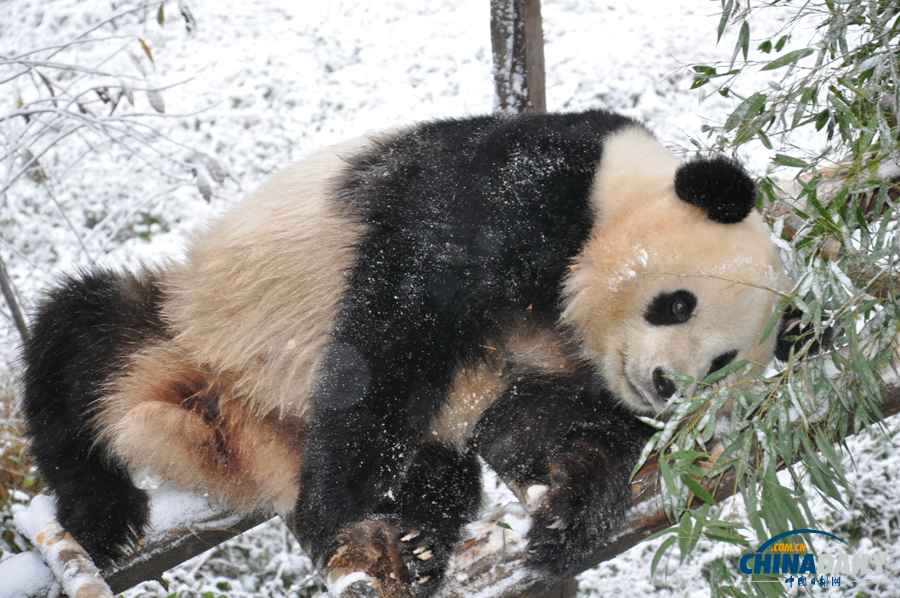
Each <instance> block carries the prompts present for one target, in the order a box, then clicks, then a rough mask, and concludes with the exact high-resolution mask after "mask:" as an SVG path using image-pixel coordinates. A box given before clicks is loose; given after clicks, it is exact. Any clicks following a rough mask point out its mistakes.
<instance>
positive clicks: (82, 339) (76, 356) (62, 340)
mask: <svg viewBox="0 0 900 598" xmlns="http://www.w3.org/2000/svg"><path fill="white" fill-rule="evenodd" d="M160 302H161V292H160V290H159V288H158V286H157V284H156V281H155V280H154V279H153V278H152V277H150V276H143V277H136V276H132V275H129V274H121V273H116V272H110V271H103V270H97V271H94V272H91V273H88V274H85V275H84V276H82V277H81V278H69V279H67V280H65V281H64V283H63V284H62V285H61V286H60V287H58V288H56V289H55V290H53V291H52V292H51V293H50V294H49V296H48V297H47V299H46V300H45V301H43V303H41V305H40V306H39V308H38V310H37V312H36V313H35V314H34V318H33V321H32V327H31V337H30V339H29V340H28V341H27V342H26V343H25V346H24V349H23V363H24V366H25V370H24V374H23V394H22V411H23V413H24V416H25V427H26V434H27V435H28V436H29V437H30V439H31V446H30V452H31V454H32V455H33V456H34V459H35V461H36V462H37V466H38V469H39V471H40V473H41V475H42V478H43V480H44V482H45V483H46V485H47V487H49V489H50V490H52V491H53V493H54V494H55V499H56V507H57V518H58V519H59V522H60V523H61V524H62V526H63V527H64V528H65V529H66V530H67V531H69V532H70V533H71V534H72V535H73V536H74V537H75V539H76V540H77V541H78V542H79V543H80V544H81V545H82V546H83V547H84V548H85V549H86V550H87V551H88V553H89V554H90V555H91V557H93V559H94V560H95V562H96V563H97V564H98V565H99V566H101V567H103V566H106V565H108V564H109V563H110V562H111V561H114V560H116V559H117V558H119V557H121V556H123V555H125V554H127V553H128V552H129V550H130V548H131V547H132V546H133V545H134V544H135V543H136V542H137V541H138V540H139V539H140V537H141V536H142V535H143V532H144V529H145V527H146V525H147V522H148V520H149V515H150V509H149V504H148V499H147V495H146V492H144V491H143V490H140V489H139V488H137V487H135V485H134V483H133V482H132V480H131V476H130V475H129V473H128V471H127V470H126V468H125V467H124V465H123V463H122V462H121V461H120V460H119V459H118V458H117V457H116V456H115V455H112V454H109V453H108V451H106V449H105V447H104V446H103V445H102V444H100V443H98V433H99V431H98V430H97V427H96V422H95V420H94V415H96V413H97V411H98V410H100V409H102V407H103V405H102V400H103V393H104V390H105V385H106V384H107V383H108V381H109V380H110V377H111V376H112V375H113V374H114V372H116V371H117V369H118V368H120V367H121V365H122V360H123V359H124V358H125V356H126V355H127V353H128V352H129V351H131V350H134V348H135V347H137V346H138V345H139V344H140V343H141V342H143V341H145V340H146V339H148V338H150V337H158V336H160V335H162V334H164V325H163V323H162V321H161V318H160V315H159V304H160Z"/></svg>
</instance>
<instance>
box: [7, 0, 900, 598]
mask: <svg viewBox="0 0 900 598" xmlns="http://www.w3.org/2000/svg"><path fill="white" fill-rule="evenodd" d="M184 5H185V6H187V7H188V8H189V9H190V11H191V13H192V14H193V17H194V18H195V19H196V28H195V29H194V31H193V32H190V33H189V32H188V31H187V30H186V28H185V27H184V21H183V19H182V18H181V16H180V15H179V14H178V6H177V5H176V3H175V2H174V1H170V2H168V3H166V4H165V17H166V18H165V21H164V24H163V25H160V24H158V22H157V19H156V14H157V13H156V11H155V9H154V10H153V11H151V12H150V13H149V14H148V15H147V18H145V19H142V20H138V19H134V18H125V19H122V21H121V22H120V25H119V30H118V31H117V32H115V33H116V34H122V35H131V34H136V35H138V36H140V37H141V39H143V40H144V42H145V43H146V45H147V49H148V50H149V52H150V53H152V56H153V61H150V59H149V54H148V52H147V51H145V50H144V48H143V47H142V46H141V45H139V43H138V42H137V41H136V40H133V39H129V38H117V39H111V40H107V41H104V42H99V41H98V42H94V43H90V44H83V45H80V46H79V47H78V49H77V52H72V53H67V54H65V57H66V58H67V59H69V60H79V61H82V63H83V64H86V65H90V66H92V67H93V66H97V65H98V64H100V62H99V61H100V60H101V59H102V58H103V57H106V56H109V55H110V52H112V51H113V50H111V49H110V48H114V49H115V48H118V53H117V54H116V55H115V57H114V59H112V60H110V61H109V62H108V63H104V64H102V65H101V66H103V67H104V68H107V67H108V70H110V71H113V72H128V73H132V74H134V73H137V75H136V76H137V78H136V79H134V80H133V82H132V83H130V85H131V87H132V88H133V89H132V93H133V97H134V106H133V107H132V106H131V105H130V104H127V103H126V102H125V101H124V100H123V101H122V102H121V104H120V107H119V108H117V110H119V111H120V112H121V111H124V112H125V113H128V112H135V113H146V114H151V115H152V114H154V113H155V110H154V108H153V106H152V104H153V103H158V99H159V96H160V95H161V96H162V98H163V100H164V102H165V112H166V115H167V116H166V117H155V119H153V120H151V121H150V122H152V124H153V126H154V127H155V128H157V129H158V130H159V131H160V132H161V133H163V134H164V135H165V137H166V140H165V141H164V143H163V144H162V147H164V148H165V149H164V150H163V151H164V152H165V153H166V155H167V157H169V158H171V159H172V160H173V162H172V163H169V164H168V165H167V166H165V167H163V170H162V171H160V170H159V168H160V167H158V166H157V167H154V166H153V165H152V164H150V163H148V162H147V161H146V160H144V161H142V160H140V159H135V158H134V156H133V155H130V154H128V152H123V151H121V150H120V149H119V150H117V149H116V148H111V149H110V148H107V147H105V146H91V147H90V148H89V149H90V151H88V150H87V149H85V147H86V146H83V145H78V144H73V145H72V146H71V147H70V148H69V149H62V150H60V152H59V153H50V154H48V155H47V157H46V158H45V163H47V161H48V160H49V161H52V162H53V164H54V165H64V164H65V163H66V161H67V160H71V159H72V156H73V155H74V154H75V153H76V152H79V151H82V152H84V153H85V157H84V158H83V159H82V160H81V161H80V162H78V164H77V166H75V167H74V168H70V169H69V170H68V171H65V172H64V173H63V174H64V176H60V177H59V178H53V179H52V180H50V181H49V183H44V184H43V185H42V186H39V185H38V183H37V182H34V181H32V180H25V179H23V180H21V181H19V182H17V183H16V184H15V185H13V186H12V188H11V189H10V190H9V191H8V192H7V193H6V194H4V195H2V196H0V199H2V202H3V203H2V206H0V255H2V257H3V259H4V260H5V261H6V262H7V264H8V266H9V268H10V270H11V272H12V275H13V278H14V281H15V283H16V285H17V288H18V290H19V293H20V295H21V298H22V301H23V303H24V304H25V305H26V307H28V306H30V305H31V304H32V302H33V301H34V298H35V296H36V292H37V291H38V290H39V289H40V288H43V287H45V286H46V285H47V284H48V283H49V281H51V280H52V278H53V276H55V275H57V274H58V273H60V272H65V271H72V270H73V269H74V268H76V267H78V266H84V265H88V264H90V263H91V262H92V261H97V262H102V263H108V264H117V265H118V264H125V265H129V266H135V265H137V264H139V263H140V262H142V261H143V262H146V261H152V260H158V259H162V258H177V257H178V256H179V254H180V251H181V247H182V246H183V244H184V242H185V240H186V238H187V237H188V236H189V234H190V231H191V230H193V229H196V228H197V227H199V226H202V225H203V223H204V222H207V221H208V220H209V219H210V218H212V217H214V215H215V214H217V213H219V212H221V211H222V210H223V209H224V208H225V207H227V206H228V205H229V204H231V203H233V202H234V201H236V200H237V199H239V198H240V197H242V196H244V195H246V194H247V193H248V192H249V191H251V190H252V189H254V188H255V187H256V186H257V185H258V184H259V182H260V181H261V180H262V179H263V178H264V177H265V176H266V175H267V174H269V173H270V172H273V171H275V170H278V169H280V168H282V167H284V166H285V165H286V164H288V163H289V162H291V161H294V160H297V159H298V158H300V157H302V156H303V155H305V154H307V153H309V152H311V151H313V150H315V149H317V148H320V147H322V146H325V145H328V144H332V143H335V142H338V141H341V140H343V139H347V138H351V137H355V136H359V135H363V134H366V133H368V132H373V131H377V130H379V129H385V128H389V127H395V126H398V125H403V124H406V123H409V122H412V121H416V120H421V119H430V118H438V117H455V116H465V115H471V114H480V113H485V112H488V111H490V109H491V106H492V78H491V55H490V32H489V3H488V1H487V0H392V1H389V2H388V1H378V2H374V1H373V2H365V1H355V2H354V1H351V0H333V1H326V0H240V1H238V0H187V1H186V2H185V3H184ZM111 6H112V8H111ZM128 6H130V4H128V3H122V2H118V3H111V2H109V0H54V1H53V2H47V1H39V0H5V1H4V2H2V3H0V56H3V57H7V56H11V55H18V54H21V53H23V52H25V51H26V50H30V49H34V48H40V47H49V46H53V45H54V44H56V43H59V41H60V40H66V39H71V38H72V36H73V34H76V33H79V32H81V31H84V30H86V29H88V28H89V27H90V25H91V24H92V23H95V22H96V21H97V20H98V19H100V18H105V17H106V16H108V15H110V14H112V13H113V12H116V11H118V10H122V9H124V8H126V7H128ZM720 6H721V4H720V3H719V2H718V1H709V0H685V1H683V2H672V1H671V0H644V1H642V2H630V3H626V2H613V1H612V0H544V2H543V7H542V11H543V18H544V32H545V44H546V46H545V54H546V72H547V103H548V107H549V109H550V110H557V111H558V110H578V109H583V108H588V107H602V108H607V109H612V110H616V111H619V112H623V113H625V114H628V115H630V116H634V117H636V118H639V119H641V120H643V121H645V122H646V123H647V124H648V125H649V126H650V128H651V129H653V130H654V131H655V132H656V133H657V135H658V136H659V137H660V139H662V140H663V141H664V142H665V143H667V144H669V145H671V146H672V147H674V148H675V149H676V150H678V151H683V150H684V151H689V150H690V149H691V148H692V145H691V142H690V138H691V137H700V136H701V133H700V131H701V126H702V125H703V124H704V123H706V122H721V121H723V120H724V118H725V117H726V116H727V114H728V112H729V111H730V109H731V108H733V104H732V100H730V99H725V98H722V97H720V96H714V97H713V98H710V99H709V100H707V101H706V102H704V103H702V104H701V103H700V96H699V95H698V93H697V92H695V91H690V85H691V81H692V77H691V72H690V71H689V70H688V68H687V65H689V64H692V63H705V62H711V61H715V60H728V59H730V57H731V54H732V49H733V43H734V41H733V40H734V37H733V34H726V37H725V39H724V40H723V41H722V43H721V44H720V45H719V46H717V45H716V27H717V23H718V19H719V14H718V12H717V11H718V10H719V9H720ZM760 27H761V28H762V29H765V28H766V27H768V30H769V31H774V30H776V29H777V27H778V24H777V23H775V22H771V23H768V24H766V25H762V26H760ZM104 31H107V34H109V33H110V31H111V30H107V29H104ZM754 34H755V35H756V30H754ZM0 69H4V70H2V71H0V113H3V114H6V113H8V112H10V111H12V110H14V108H15V105H16V102H17V101H18V100H19V99H22V100H24V101H27V100H28V99H29V98H30V97H32V96H33V94H34V93H35V92H34V90H35V89H36V88H39V87H40V84H41V83H40V81H36V80H35V79H34V78H26V79H23V78H18V79H15V80H10V79H7V77H10V76H11V75H12V74H13V73H14V72H16V71H14V70H10V67H9V66H8V65H7V66H4V65H3V64H0ZM140 72H144V73H146V79H144V78H143V77H141V76H140ZM119 80H121V79H116V78H110V81H109V84H110V85H111V86H115V85H117V84H118V83H117V82H116V81H119ZM147 85H150V86H153V87H154V88H161V89H162V91H161V92H159V94H156V95H155V94H154V93H151V94H148V93H146V92H145V91H144V88H145V87H146V86H147ZM151 100H153V101H152V102H151ZM95 102H96V100H95ZM147 118H148V119H149V118H151V117H147ZM13 121H15V122H13ZM20 121H21V119H7V120H4V121H2V122H0V130H2V131H3V134H4V135H5V136H6V137H7V139H14V138H15V135H16V134H17V133H18V132H19V131H20V129H17V128H16V127H24V124H23V123H22V122H20ZM96 139H98V138H92V140H93V141H96ZM79 148H80V149H79ZM107 150H110V151H107ZM19 159H21V155H20V156H19ZM766 160H767V156H766V155H763V154H759V155H751V156H749V162H750V164H751V166H752V167H754V168H756V169H757V170H759V169H761V168H764V167H765V164H766ZM17 164H18V165H19V166H21V163H17V162H16V161H15V160H14V159H13V158H12V157H9V156H7V157H6V158H4V166H3V167H0V168H3V169H6V170H5V171H4V170H0V174H3V173H4V172H5V173H6V174H4V175H3V176H4V178H5V177H8V176H9V173H10V172H12V171H14V170H15V169H16V165H17ZM154 164H156V163H154ZM165 168H169V169H171V170H165ZM192 168H193V169H195V170H196V172H197V177H198V178H193V179H192V178H191V176H192V175H191V174H190V170H191V169H192ZM48 171H49V168H48ZM185 172H187V173H188V174H187V175H185ZM223 175H224V176H223ZM203 180H206V181H208V182H209V185H210V187H211V190H212V198H211V200H210V201H209V202H207V201H205V200H204V199H203V197H202V196H201V193H200V191H199V190H198V187H197V183H198V182H202V181H203ZM0 185H2V180H0ZM47 189H50V190H51V191H52V196H48V195H47V194H46V190H47ZM4 310H5V306H4ZM0 321H2V320H0ZM6 324H8V320H7V321H6V322H4V324H0V364H2V367H0V370H2V371H7V370H9V369H10V368H12V367H14V366H13V365H12V356H13V355H14V345H15V343H16V341H17V337H16V333H15V330H14V329H13V327H12V326H11V325H6ZM2 375H8V374H2ZM892 439H893V440H896V433H894V432H891V434H890V435H889V436H887V437H883V436H878V437H875V438H870V439H866V440H862V441H858V442H857V441H854V442H853V443H851V450H852V452H854V453H855V454H857V463H858V465H859V473H858V474H856V475H857V478H856V479H857V481H858V483H857V487H858V488H859V494H858V496H855V497H852V498H851V501H854V502H857V503H859V505H861V506H860V507H859V508H858V509H855V510H852V511H850V512H848V513H839V514H834V515H829V518H830V520H831V521H833V522H834V526H835V529H838V528H840V529H844V530H846V533H848V534H850V533H851V532H852V533H853V534H854V536H855V537H859V538H861V540H860V541H861V542H862V543H866V542H877V543H879V546H881V548H880V550H885V551H889V552H890V556H889V558H888V561H887V563H886V565H885V568H886V571H887V574H886V575H885V576H884V579H883V580H882V581H883V582H884V586H883V588H881V589H878V588H876V587H875V586H873V585H871V582H873V581H876V580H875V578H874V577H872V576H869V577H867V578H866V580H867V581H868V582H870V583H869V585H865V584H856V585H853V584H845V585H844V586H843V587H842V588H840V589H839V588H829V593H831V594H835V595H838V594H840V595H851V594H852V595H854V596H869V595H872V596H875V595H878V596H892V595H897V593H898V592H897V591H896V590H894V588H893V583H892V582H891V581H890V580H891V579H893V580H896V578H897V575H898V570H900V559H898V558H897V557H898V556H900V551H898V550H897V548H895V547H894V546H893V545H894V537H895V534H896V530H897V528H898V525H900V515H898V509H900V506H898V504H897V501H896V500H895V499H894V498H893V497H896V496H897V495H898V494H900V480H898V475H897V473H896V470H897V467H896V466H895V464H896V463H897V452H896V449H895V448H894V442H893V441H892ZM498 496H499V494H492V495H491V497H492V500H493V501H494V502H496V501H497V500H500V499H499V498H498ZM817 508H821V509H823V511H822V512H824V507H823V506H821V505H820V506H819V507H817ZM863 513H865V514H866V515H865V516H864V515H863ZM866 517H868V518H866ZM835 533H838V532H835ZM838 535H841V534H838ZM656 546H657V544H646V545H641V546H638V547H636V548H635V549H633V550H632V551H630V552H629V553H628V554H625V555H622V556H621V557H619V558H617V559H615V560H614V561H611V562H609V563H604V564H603V565H601V566H600V567H598V568H596V569H595V570H593V571H589V572H587V573H585V574H584V575H583V576H582V577H581V582H580V592H581V593H582V594H583V595H585V596H587V595H593V594H598V595H599V594H603V595H635V594H640V595H652V596H706V595H708V593H709V589H708V585H707V583H706V581H705V580H704V574H705V570H704V567H705V566H706V565H707V564H708V562H709V561H710V560H711V559H712V558H714V557H715V556H717V555H718V553H717V552H715V551H710V552H708V553H705V554H701V555H699V556H697V557H696V558H693V559H691V560H689V561H687V562H685V563H682V564H679V563H678V562H677V559H674V560H672V561H671V562H669V563H668V564H666V563H664V564H666V566H665V567H661V571H663V572H658V573H657V576H656V577H654V578H651V576H650V566H649V562H650V560H651V558H652V555H653V553H654V551H655V549H656ZM715 550H716V551H718V550H722V549H721V548H716V549H715ZM166 578H167V579H168V580H169V581H170V583H171V588H170V589H169V590H168V591H166V590H164V589H163V588H162V587H161V586H159V585H158V584H145V586H144V587H142V588H141V589H138V590H134V591H132V592H131V593H130V594H129V595H132V596H138V595H149V596H160V597H162V596H168V595H169V594H171V593H173V592H174V593H177V594H178V595H185V596H187V595H200V594H203V593H205V592H213V595H215V596H218V595H220V594H224V595H226V596H249V595H260V596H299V595H305V594H307V593H308V592H309V589H307V585H308V584H309V583H310V566H309V563H308V561H307V560H306V559H305V557H303V556H301V554H300V551H299V549H298V547H297V545H296V542H295V541H294V540H293V538H292V537H291V536H290V534H289V533H288V532H287V531H286V530H285V529H284V527H283V526H282V525H280V524H278V523H270V524H267V525H265V526H263V527H261V528H258V529H257V530H254V531H253V532H250V533H248V534H245V535H244V537H242V538H239V539H237V540H235V541H232V542H230V543H229V544H228V545H227V546H225V547H223V548H219V549H217V550H215V551H212V552H211V553H207V554H206V555H204V556H201V557H198V558H197V559H195V560H194V561H191V562H189V563H186V564H185V565H183V566H181V567H179V568H177V569H176V570H173V571H172V572H170V573H169V574H167V575H166Z"/></svg>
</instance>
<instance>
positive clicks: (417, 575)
mask: <svg viewBox="0 0 900 598" xmlns="http://www.w3.org/2000/svg"><path fill="white" fill-rule="evenodd" d="M397 549H398V550H399V551H400V554H401V555H402V557H401V558H402V559H403V562H404V563H406V567H407V570H408V571H409V575H410V577H411V578H412V584H413V587H414V589H415V591H416V595H429V594H431V593H432V592H433V591H434V590H435V589H436V588H437V585H438V582H439V581H440V579H441V577H442V575H443V572H444V569H445V568H446V566H447V561H448V560H449V554H448V552H447V550H445V549H443V548H442V547H441V544H440V543H439V542H437V541H435V539H434V538H432V537H431V535H430V534H427V533H422V532H421V531H419V530H411V531H409V532H408V533H406V534H404V535H403V536H402V537H401V538H400V541H399V542H398V543H397Z"/></svg>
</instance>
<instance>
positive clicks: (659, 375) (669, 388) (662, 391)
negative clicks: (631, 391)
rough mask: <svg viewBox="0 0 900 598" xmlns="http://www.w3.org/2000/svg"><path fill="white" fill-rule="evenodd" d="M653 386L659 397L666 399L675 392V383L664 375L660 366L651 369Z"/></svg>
mask: <svg viewBox="0 0 900 598" xmlns="http://www.w3.org/2000/svg"><path fill="white" fill-rule="evenodd" d="M653 387H654V388H655V389H656V394H657V395H659V398H661V399H668V398H669V397H671V396H672V395H673V394H675V383H674V382H672V381H671V380H669V379H668V378H666V377H665V372H664V371H662V368H656V369H655V370H653Z"/></svg>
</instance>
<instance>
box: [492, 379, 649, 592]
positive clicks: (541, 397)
mask: <svg viewBox="0 0 900 598" xmlns="http://www.w3.org/2000/svg"><path fill="white" fill-rule="evenodd" d="M652 433H653V429H652V428H651V427H650V426H647V425H646V424H644V423H642V422H640V421H639V420H638V419H637V418H635V417H634V416H633V415H632V414H631V413H629V412H628V411H627V410H625V409H624V408H623V407H621V406H620V405H618V404H617V403H616V402H615V400H614V399H613V398H612V397H611V396H609V395H608V394H607V393H606V392H605V391H604V390H603V389H602V387H598V386H596V385H594V384H592V382H591V380H590V377H589V376H587V375H584V376H558V377H548V376H547V375H535V376H533V377H531V378H528V377H523V378H521V379H519V381H518V382H517V383H516V385H515V386H513V387H512V388H510V389H508V390H507V391H506V392H505V394H504V395H503V396H502V397H501V398H500V399H499V400H498V401H497V402H495V403H494V404H493V405H492V406H491V407H490V408H489V409H488V410H487V411H486V412H485V414H484V416H483V417H482V419H481V421H480V422H479V424H478V426H477V428H476V432H475V441H476V446H477V449H478V451H479V453H480V454H481V455H482V457H483V458H484V459H485V461H487V463H488V464H489V465H490V466H491V467H492V468H493V469H494V470H495V471H496V472H497V474H498V475H500V477H501V478H503V479H504V480H506V481H507V482H508V483H510V485H512V486H514V487H515V489H516V490H517V492H518V493H519V494H520V496H523V497H525V498H526V501H532V504H531V505H530V506H531V508H532V513H531V516H532V520H533V523H532V526H531V529H530V531H529V533H528V550H529V553H530V555H531V556H530V557H529V566H530V567H531V568H532V569H534V570H536V571H537V572H538V573H539V574H540V575H541V576H542V577H543V578H544V579H545V580H546V582H547V584H548V587H550V586H552V585H555V584H556V583H559V582H560V581H563V580H564V579H566V578H568V577H569V576H571V575H573V574H575V573H577V572H578V566H579V565H580V564H582V563H583V562H584V561H585V559H586V558H587V557H588V556H590V555H591V554H592V553H593V552H595V551H596V550H597V549H598V548H599V547H601V546H602V545H603V543H604V542H606V541H607V540H608V539H609V537H610V535H611V534H612V533H613V532H615V530H616V526H617V524H618V523H619V522H620V521H621V520H622V517H623V515H624V514H625V512H626V510H627V508H628V507H629V505H630V504H631V496H632V492H631V488H630V484H629V481H628V480H629V476H630V474H631V470H632V468H633V467H634V464H635V462H636V459H637V457H638V456H639V455H640V451H641V449H642V448H643V446H644V444H645V443H646V442H647V440H648V439H649V438H650V436H651V435H652Z"/></svg>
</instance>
